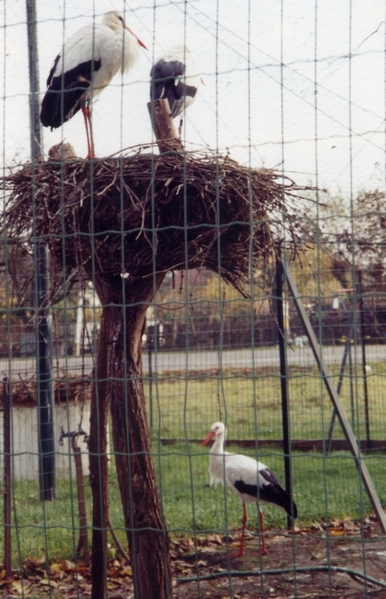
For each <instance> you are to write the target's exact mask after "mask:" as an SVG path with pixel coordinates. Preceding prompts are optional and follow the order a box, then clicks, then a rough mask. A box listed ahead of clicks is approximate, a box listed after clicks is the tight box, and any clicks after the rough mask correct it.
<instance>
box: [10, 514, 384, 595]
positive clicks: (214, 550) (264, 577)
mask: <svg viewBox="0 0 386 599" xmlns="http://www.w3.org/2000/svg"><path fill="white" fill-rule="evenodd" d="M239 539H240V534H239V532H235V534H234V536H232V537H229V538H228V543H226V539H224V538H223V537H221V536H219V535H209V536H207V537H205V536H203V537H201V538H200V539H198V540H196V542H194V540H193V539H191V538H188V537H184V538H181V539H178V540H177V539H174V540H173V541H172V565H173V572H174V577H175V580H174V598H175V599H199V598H200V599H201V598H205V599H225V598H231V599H252V598H253V599H260V598H261V599H268V598H272V599H298V598H299V599H306V598H307V599H325V598H334V599H362V598H365V597H366V598H371V599H386V537H385V535H383V534H382V533H381V531H380V529H379V526H378V524H377V523H375V522H374V521H372V520H367V521H366V522H365V523H364V525H363V527H362V528H361V526H360V525H359V524H356V523H354V522H352V521H351V520H350V519H346V520H344V521H341V522H337V521H333V522H330V523H329V525H328V527H326V526H323V525H320V524H317V523H316V524H315V525H313V526H311V527H310V528H307V529H302V530H298V529H295V532H294V534H290V535H286V534H283V531H276V530H270V531H268V532H267V535H266V544H267V549H268V551H269V554H268V555H267V556H265V557H263V558H262V557H261V556H260V555H259V554H258V545H259V539H258V536H256V535H255V534H253V533H249V534H248V536H247V539H246V553H245V555H244V556H243V557H242V558H234V559H232V558H231V557H230V554H232V553H234V552H235V551H236V549H237V547H238V542H239ZM43 562H44V560H27V562H26V563H25V564H24V573H23V577H22V578H21V577H20V576H19V575H18V574H16V573H15V575H14V576H13V577H12V579H11V580H7V579H6V578H5V573H4V571H3V572H1V574H0V597H4V598H7V599H13V598H20V597H23V596H24V597H30V598H31V599H38V598H39V599H40V598H41V599H43V598H46V597H51V598H52V599H75V598H77V599H78V598H79V597H84V598H86V599H87V597H89V596H90V591H91V584H90V571H89V568H86V567H82V566H77V567H76V566H75V564H74V563H73V562H71V561H69V560H65V561H63V562H60V563H54V564H51V565H50V569H49V572H47V570H46V569H45V568H44V566H43ZM328 564H330V568H328ZM194 577H199V578H200V580H199V581H198V580H197V579H196V580H194V581H188V580H186V579H189V578H194ZM205 578H207V579H205ZM108 590H109V599H132V598H133V596H134V595H133V579H132V571H131V568H130V565H129V564H128V563H127V562H126V561H125V560H124V559H120V558H119V557H118V556H117V557H115V558H114V559H112V560H111V562H110V563H109V570H108Z"/></svg>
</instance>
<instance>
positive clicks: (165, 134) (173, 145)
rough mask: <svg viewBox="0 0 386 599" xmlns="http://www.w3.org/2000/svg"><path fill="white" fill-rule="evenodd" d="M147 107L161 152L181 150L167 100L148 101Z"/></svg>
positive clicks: (181, 146)
mask: <svg viewBox="0 0 386 599" xmlns="http://www.w3.org/2000/svg"><path fill="white" fill-rule="evenodd" d="M147 108H148V110H149V114H150V119H151V123H152V126H153V131H154V135H155V136H156V139H157V143H158V147H159V150H160V152H161V154H163V153H165V152H170V151H173V150H174V151H177V152H178V151H181V150H183V145H182V142H181V140H180V138H179V137H178V135H177V131H176V128H175V126H174V122H173V119H172V114H171V112H170V106H169V100H167V99H165V100H154V101H153V102H149V103H148V105H147Z"/></svg>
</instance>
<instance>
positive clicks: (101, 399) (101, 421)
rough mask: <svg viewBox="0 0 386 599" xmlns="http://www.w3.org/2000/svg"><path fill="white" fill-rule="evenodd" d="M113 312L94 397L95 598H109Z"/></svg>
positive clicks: (102, 341)
mask: <svg viewBox="0 0 386 599" xmlns="http://www.w3.org/2000/svg"><path fill="white" fill-rule="evenodd" d="M111 326H112V323H111V310H109V308H108V307H106V308H105V309H104V310H103V313H102V320H101V329H100V335H99V343H98V357H97V365H96V370H95V372H94V377H95V378H94V384H93V391H92V397H91V416H90V437H89V463H90V485H91V490H92V498H93V503H92V561H91V579H92V592H91V599H106V598H107V557H106V552H107V530H108V527H109V513H108V505H109V503H108V502H109V500H108V459H107V415H108V387H107V377H108V368H107V355H108V348H109V346H110V344H109V341H110V332H111Z"/></svg>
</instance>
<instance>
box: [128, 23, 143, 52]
mask: <svg viewBox="0 0 386 599" xmlns="http://www.w3.org/2000/svg"><path fill="white" fill-rule="evenodd" d="M125 29H127V31H129V32H130V33H131V35H134V37H135V39H136V40H137V42H138V43H139V45H140V46H142V48H145V50H147V47H146V46H145V44H144V43H143V42H141V40H140V39H139V37H137V36H136V35H135V33H134V31H131V29H130V28H129V27H128V26H127V25H125Z"/></svg>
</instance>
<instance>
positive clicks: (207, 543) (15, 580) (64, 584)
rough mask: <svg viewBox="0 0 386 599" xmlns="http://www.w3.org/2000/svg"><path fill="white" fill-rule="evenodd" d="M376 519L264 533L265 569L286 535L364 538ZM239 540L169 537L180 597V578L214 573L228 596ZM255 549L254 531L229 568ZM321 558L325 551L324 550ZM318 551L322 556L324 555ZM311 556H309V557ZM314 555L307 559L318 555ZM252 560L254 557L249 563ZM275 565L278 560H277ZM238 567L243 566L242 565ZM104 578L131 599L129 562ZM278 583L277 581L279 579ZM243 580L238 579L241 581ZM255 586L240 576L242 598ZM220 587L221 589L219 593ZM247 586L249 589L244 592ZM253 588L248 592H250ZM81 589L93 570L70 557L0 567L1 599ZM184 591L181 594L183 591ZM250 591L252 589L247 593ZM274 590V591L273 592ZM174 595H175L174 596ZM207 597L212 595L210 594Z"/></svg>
mask: <svg viewBox="0 0 386 599" xmlns="http://www.w3.org/2000/svg"><path fill="white" fill-rule="evenodd" d="M375 526H376V519H375V518H374V517H369V518H366V519H365V520H363V521H362V522H356V521H353V520H352V519H351V518H350V517H346V518H343V519H337V518H333V519H331V520H329V521H327V522H326V521H324V520H323V519H322V520H321V521H315V522H313V523H312V524H311V525H309V526H307V527H304V528H298V527H295V528H294V530H293V532H292V533H288V534H286V533H284V532H278V531H268V533H267V544H269V546H270V548H271V553H270V555H269V557H268V558H264V559H265V560H266V559H269V562H270V566H269V567H274V563H273V560H274V559H282V557H280V555H281V556H283V555H286V554H287V551H288V547H286V545H287V543H285V542H283V541H284V540H285V539H287V541H288V542H290V537H291V534H294V535H296V537H299V536H300V537H301V536H304V537H305V538H308V539H309V538H310V537H315V538H318V540H319V542H321V543H323V542H324V541H323V539H326V538H327V537H329V538H331V539H332V538H335V537H340V538H342V539H344V538H347V537H351V538H353V540H354V539H361V538H366V539H369V538H370V537H371V536H372V533H373V531H374V527H375ZM239 541H240V531H235V533H234V534H232V535H228V537H225V536H223V535H220V534H209V535H201V536H199V537H195V538H193V537H189V536H184V537H179V538H176V537H173V538H172V540H171V544H170V547H171V553H170V557H171V560H172V570H173V576H174V586H175V588H176V592H177V588H178V589H179V590H180V592H178V593H177V594H178V597H183V598H185V597H186V598H189V599H190V598H191V597H193V595H191V593H190V591H189V586H190V585H186V584H184V583H183V582H181V579H186V578H191V577H195V576H197V575H199V576H203V575H207V574H216V575H218V576H219V578H217V579H214V580H211V581H208V583H207V585H208V589H211V590H212V591H213V592H214V595H213V597H214V596H216V598H217V597H229V594H227V588H228V586H229V580H228V577H221V574H222V573H224V574H225V573H226V572H227V571H228V570H229V564H228V561H227V557H226V555H227V551H228V550H229V549H231V550H232V551H233V550H234V548H236V547H238V543H239ZM257 548H258V535H257V533H251V534H250V535H248V537H247V541H246V555H245V557H244V558H242V559H241V560H236V562H237V563H236V562H235V563H234V562H232V569H237V570H243V569H244V570H245V569H246V570H249V569H251V566H252V567H253V568H256V567H258V566H257V563H256V559H258V558H256V549H257ZM322 554H323V556H324V553H323V552H322ZM322 554H321V555H322ZM308 557H309V556H308ZM316 558H317V554H315V556H314V557H311V558H310V559H311V560H312V559H316ZM251 560H253V561H251ZM296 562H297V565H298V566H299V567H300V566H302V565H304V564H303V563H302V556H301V555H300V554H299V555H298V556H297V558H296ZM278 565H279V564H278ZM240 566H241V567H240ZM107 574H108V579H107V586H108V591H109V598H110V599H120V598H122V597H125V599H131V598H132V597H134V587H133V572H132V568H131V566H130V564H129V563H128V562H127V560H126V559H124V558H122V559H118V557H114V559H111V560H110V561H109V563H108V572H107ZM277 582H278V581H277ZM240 583H241V581H240ZM256 584H260V583H259V582H258V579H257V578H254V579H251V580H250V581H248V578H244V579H243V589H244V592H243V594H242V595H240V596H242V597H243V598H244V599H247V598H248V597H252V596H254V595H253V588H255V585H256ZM272 585H273V586H275V585H274V581H273V580H271V581H270V586H271V587H272V588H273V586H272ZM222 589H223V591H224V592H223V591H222ZM247 589H248V590H247ZM251 589H252V591H251ZM80 592H81V596H82V597H85V598H87V597H89V596H90V595H91V571H90V567H89V566H85V565H83V564H82V562H81V561H80V562H78V563H75V562H74V561H72V560H69V559H66V560H62V561H54V562H51V563H47V560H46V557H45V556H43V557H41V558H34V557H29V558H28V559H26V560H25V562H24V563H23V567H22V571H20V570H15V571H14V574H13V576H12V577H11V578H7V577H6V572H5V570H4V569H3V570H2V571H0V597H7V599H20V597H30V598H31V599H36V598H37V597H39V599H44V598H45V597H54V599H73V598H74V599H75V598H76V597H79V593H80ZM181 592H182V594H181ZM249 592H252V594H251V595H250V594H249ZM271 592H273V591H271ZM176 596H177V595H176ZM209 596H212V595H211V593H209ZM232 597H233V599H237V592H236V593H235V592H233V595H232Z"/></svg>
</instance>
